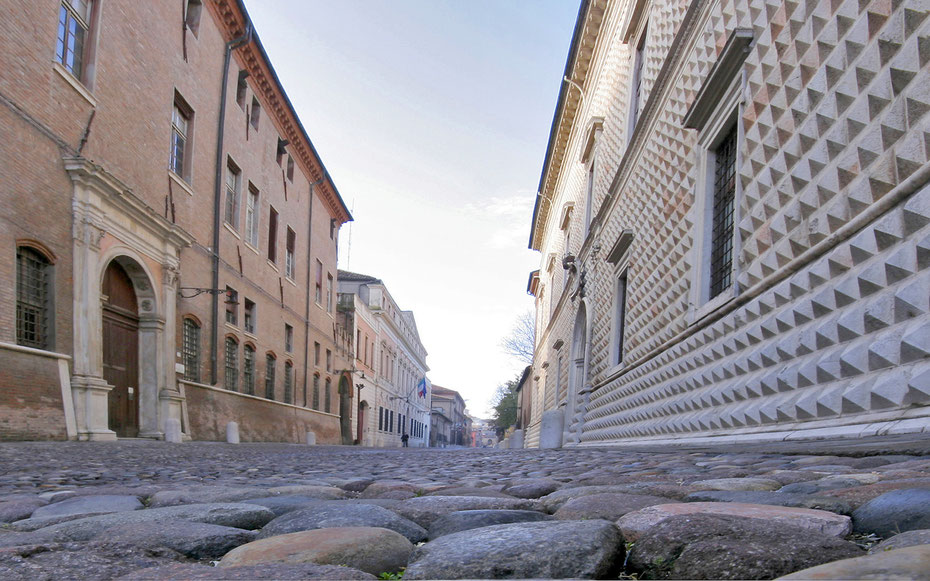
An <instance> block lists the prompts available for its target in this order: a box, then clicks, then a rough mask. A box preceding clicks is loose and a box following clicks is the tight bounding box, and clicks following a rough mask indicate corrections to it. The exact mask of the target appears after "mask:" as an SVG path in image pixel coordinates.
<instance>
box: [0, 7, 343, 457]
mask: <svg viewBox="0 0 930 581" xmlns="http://www.w3.org/2000/svg"><path fill="white" fill-rule="evenodd" d="M65 4H68V3H65ZM65 4H62V2H61V1H60V0H40V1H36V2H29V3H21V2H15V1H14V0H0V5H2V6H3V7H4V14H5V15H6V17H5V18H4V19H3V21H2V23H0V29H2V33H3V34H0V54H2V55H3V56H2V57H0V134H2V136H3V139H0V159H2V160H3V163H2V164H0V206H2V208H3V211H2V212H0V410H3V412H2V413H3V415H4V417H0V426H3V427H2V428H0V438H2V439H24V438H29V439H32V438H53V439H58V438H63V437H77V438H79V439H98V438H99V439H109V438H111V434H109V433H108V429H107V426H106V421H107V418H106V410H105V409H104V408H105V401H106V397H108V396H107V393H108V390H109V389H110V388H111V387H112V386H109V387H108V385H107V383H106V381H104V379H103V372H102V370H103V367H104V365H103V363H102V355H101V350H102V347H101V341H102V339H101V331H100V325H101V323H100V317H101V315H100V304H101V300H102V299H105V298H106V297H102V296H100V288H101V287H100V285H101V281H102V279H103V274H102V273H103V272H104V270H105V269H106V267H107V265H108V264H109V263H110V262H111V261H117V262H118V263H119V264H120V265H122V266H123V267H124V268H125V269H126V270H127V272H128V273H129V275H130V278H131V279H132V284H133V285H134V290H135V293H136V296H137V298H138V299H139V319H140V331H139V333H140V335H139V336H140V351H139V362H140V372H139V378H138V382H136V384H137V385H133V386H132V387H131V389H133V390H138V398H139V402H140V403H139V406H140V408H139V420H140V435H142V436H148V437H162V436H163V434H164V426H165V421H166V420H168V419H171V418H174V419H178V420H181V421H182V424H186V421H185V420H184V419H183V418H185V417H187V416H188V415H189V416H190V418H191V419H190V423H191V425H190V426H187V425H183V429H184V432H185V434H186V435H188V436H190V437H194V438H197V439H200V438H204V439H217V436H216V434H217V433H219V432H216V431H211V430H210V429H206V428H204V429H203V430H202V432H201V429H200V426H206V425H213V424H215V423H216V422H217V421H219V420H216V419H215V418H214V419H210V414H211V413H212V409H211V407H207V408H206V409H197V406H198V405H208V406H212V405H213V400H215V399H216V398H215V397H214V398H213V400H211V399H210V398H204V397H191V396H190V394H191V393H194V392H195V390H192V389H188V390H187V393H188V398H187V399H185V398H184V397H183V395H182V394H181V392H180V391H179V390H178V387H177V381H178V379H181V378H182V377H184V376H185V375H186V376H187V377H189V378H192V379H194V380H196V381H198V382H199V383H201V384H207V385H210V384H213V385H216V386H217V387H225V386H226V385H227V377H226V375H227V371H226V370H227V368H230V369H234V370H235V373H236V380H235V382H229V385H230V386H232V384H233V383H235V387H236V389H237V390H243V389H244V383H245V382H246V377H247V375H248V372H247V371H246V369H245V368H244V360H245V352H246V346H248V347H249V349H251V352H252V353H254V365H253V366H252V370H251V375H252V378H253V380H252V385H253V390H252V391H253V393H254V394H255V395H256V396H260V397H263V398H264V397H266V396H267V398H268V399H269V400H270V399H273V400H275V401H277V402H284V401H285V399H287V401H288V402H291V403H294V404H296V405H298V406H301V407H302V406H304V405H310V402H309V401H308V400H307V399H306V397H305V389H309V387H308V386H309V385H312V377H313V374H314V373H315V372H317V373H320V374H321V376H322V377H323V378H324V379H325V378H327V377H328V378H330V379H331V385H332V386H333V388H332V389H333V391H334V393H333V394H332V399H333V401H334V402H336V403H335V404H334V408H336V409H337V410H338V397H339V395H338V393H335V390H336V386H337V385H338V373H337V372H338V370H339V369H342V368H344V367H345V364H344V363H343V362H342V360H341V358H340V354H341V351H339V350H338V349H337V348H336V344H335V342H334V339H333V335H334V333H333V328H334V324H335V318H334V317H335V312H336V308H335V300H336V299H335V289H333V291H332V301H333V304H332V305H331V306H330V305H327V304H326V303H327V300H326V298H327V276H328V275H330V276H332V277H333V285H335V278H336V276H337V275H336V273H337V270H336V247H337V239H338V231H339V227H340V225H341V224H343V223H344V222H345V221H347V220H350V219H351V217H350V216H349V213H348V211H347V209H346V207H345V205H344V203H343V202H342V199H341V198H340V196H339V193H338V191H337V190H336V187H335V185H334V184H333V183H332V181H331V180H330V179H329V177H328V175H327V173H326V170H325V168H324V166H323V164H322V162H321V160H320V159H319V157H318V156H317V155H316V151H315V149H314V147H313V145H312V143H311V142H310V140H309V137H308V136H307V133H306V131H305V130H304V128H303V126H302V125H301V123H300V120H299V119H298V118H297V116H296V113H295V112H294V110H293V109H292V107H291V105H290V102H289V101H288V99H287V97H286V95H285V93H284V91H283V88H282V86H281V84H280V82H279V81H278V79H277V77H276V75H275V74H274V71H273V69H272V67H271V64H270V62H269V61H268V58H267V56H266V55H265V53H264V49H263V48H262V46H261V43H260V41H259V39H258V36H257V34H256V33H255V31H254V30H253V29H252V28H251V24H250V23H249V20H248V15H247V14H246V13H245V11H244V8H243V6H242V5H241V3H240V2H238V1H236V0H205V1H204V2H203V10H202V12H201V13H200V15H199V19H197V18H194V16H195V14H194V11H192V12H191V13H190V14H188V15H187V17H188V21H189V25H188V26H186V27H185V26H184V22H185V12H184V10H185V6H184V5H185V3H184V2H176V1H171V0H153V2H131V1H129V0H96V1H95V2H92V3H90V5H91V6H92V8H91V10H90V12H89V13H88V14H86V15H84V17H85V21H86V22H85V24H86V25H87V29H88V30H87V33H86V36H85V39H84V50H83V53H82V54H83V58H84V61H83V64H84V66H83V70H80V71H79V70H77V69H75V70H73V71H69V68H71V67H70V63H68V62H65V63H62V62H60V61H61V59H60V57H59V56H58V52H57V51H58V50H59V49H60V47H61V45H60V44H56V39H57V31H58V25H59V19H60V18H61V14H63V11H64V10H70V4H68V5H67V6H66V5H65ZM191 5H192V6H193V5H195V3H191ZM233 42H237V44H235V45H233ZM227 50H228V51H229V65H228V69H227V74H226V84H225V93H226V99H225V111H221V110H222V109H223V107H222V105H223V101H222V99H221V91H222V90H223V89H224V87H223V83H222V82H221V81H222V79H223V78H224V60H225V58H226V55H227ZM176 110H177V111H179V112H180V116H181V117H183V118H184V121H183V122H180V121H178V119H179V113H176ZM221 113H222V119H221ZM179 124H183V125H185V127H184V129H183V137H182V138H177V135H178V134H179V130H178V128H179ZM221 124H222V129H223V131H222V132H221V133H222V141H221V143H220V147H221V151H220V154H219V155H218V154H217V153H218V152H217V144H218V134H219V133H220V132H219V126H220V125H221ZM176 139H180V140H181V141H183V154H181V155H176V154H174V153H173V152H174V151H175V149H173V148H175V147H176V142H175V140H176ZM173 155H175V157H172V156H173ZM175 159H178V160H181V161H179V162H178V163H177V164H176V163H175ZM230 168H233V170H234V172H235V173H236V174H237V175H238V178H237V180H238V181H228V177H229V172H230V171H231V169H230ZM227 183H235V184H236V186H235V187H234V188H233V191H236V190H237V191H236V198H237V199H235V200H234V203H230V198H229V190H228V189H227ZM250 192H252V193H253V194H254V195H255V196H256V197H255V198H253V199H254V200H255V201H256V202H257V203H256V204H255V205H254V206H253V207H250V205H249V199H250V198H249V196H250ZM217 214H218V215H217ZM273 215H274V216H276V217H277V219H276V224H273V220H274V218H272V216H273ZM217 224H218V227H217V226H216V225H217ZM216 241H218V244H216ZM23 245H29V246H30V247H37V248H40V249H41V250H42V252H43V254H44V255H45V256H46V257H47V258H48V261H49V262H50V263H52V279H51V280H52V283H51V284H50V285H49V287H50V289H51V291H50V292H51V299H50V300H49V303H50V307H49V315H50V317H49V320H50V325H51V327H50V329H51V330H52V335H51V339H50V340H49V341H48V342H47V344H46V345H45V346H44V347H43V348H44V349H46V350H48V351H51V352H54V353H57V354H62V355H65V356H69V357H71V363H70V373H71V378H70V385H65V386H64V387H65V392H67V391H69V390H71V389H73V390H74V397H73V402H74V403H73V406H74V411H75V413H76V415H77V427H76V430H75V431H76V433H72V434H68V433H67V432H66V431H65V424H64V420H63V419H62V417H63V414H64V411H63V409H64V408H68V407H70V406H71V405H72V404H71V403H69V402H62V395H61V394H62V393H63V391H62V385H61V384H62V382H61V381H60V379H59V374H58V373H57V370H55V366H54V364H53V361H54V360H52V359H48V358H43V357H38V359H37V360H36V362H30V357H32V356H30V355H26V354H24V353H23V352H21V351H13V350H12V349H11V348H4V347H3V345H4V344H6V345H7V346H9V345H14V344H16V343H17V342H18V339H17V334H16V319H17V314H16V313H17V289H16V280H17V273H16V253H17V248H18V247H20V246H23ZM214 248H216V250H217V252H216V253H215V254H214V251H213V249H214ZM318 264H319V269H320V272H321V273H322V282H321V287H322V288H321V291H322V292H321V295H320V299H319V300H317V293H316V275H317V268H318V266H317V265H318ZM214 272H215V274H214ZM227 287H229V288H231V289H234V290H235V291H236V293H237V304H231V302H230V301H228V300H227V295H225V294H220V295H219V296H218V299H217V300H216V301H215V303H214V298H213V295H212V294H211V293H210V292H202V291H203V290H206V289H218V290H219V291H223V290H225V289H226V288H227ZM198 289H200V290H198ZM214 305H215V308H214ZM247 306H249V309H250V313H249V315H248V324H247V321H246V318H247V316H246V307H247ZM227 307H228V308H230V309H233V310H234V311H235V316H232V315H231V321H230V322H227V317H226V310H227ZM185 319H189V320H190V321H193V322H195V323H196V324H197V325H198V327H199V341H196V342H195V343H193V344H191V345H193V348H194V351H195V352H196V356H197V358H198V359H199V365H197V372H196V373H195V372H193V371H192V370H191V369H189V367H190V366H189V365H187V366H185V363H189V362H190V361H191V360H192V359H191V358H190V357H189V353H187V351H186V350H185V343H184V321H185ZM214 321H215V322H214ZM214 325H215V327H214ZM214 328H215V332H214ZM227 338H230V339H232V341H234V343H235V346H236V348H235V351H236V360H235V364H234V365H232V366H229V365H227V360H226V349H225V344H226V339H227ZM314 343H320V344H321V345H322V348H323V349H324V351H325V350H326V349H329V350H330V351H331V352H332V353H333V358H334V360H333V361H332V364H331V365H330V368H329V369H324V368H319V369H316V368H314V360H313V353H312V350H313V345H314ZM191 345H188V347H190V346H191ZM308 348H309V350H310V354H309V356H308V354H307V352H308ZM214 356H215V357H214ZM46 359H48V361H46ZM50 362H51V363H50ZM269 365H271V367H273V373H271V372H269ZM33 367H38V368H41V369H43V370H44V369H45V367H48V368H49V369H51V370H53V371H54V373H45V371H43V372H42V373H38V372H37V373H34V376H35V377H34V378H33V380H32V381H31V382H25V381H23V379H22V375H23V374H28V373H32V372H31V371H30V370H31V369H32V368H33ZM288 375H289V379H288V377H287V376H288ZM65 383H66V384H67V383H68V382H65ZM321 384H322V382H321ZM24 392H26V393H27V394H31V395H29V396H28V397H26V396H24V395H23V394H24ZM46 393H49V394H52V395H53V396H54V394H57V398H58V399H57V400H56V401H53V400H54V397H51V396H49V397H46V396H45V395H42V394H46ZM134 393H135V392H134ZM211 393H212V392H211ZM239 400H241V401H239ZM231 401H236V402H237V404H236V405H234V406H231V407H230V406H226V408H224V409H227V410H232V409H233V408H234V409H235V413H233V412H232V411H229V414H228V415H230V418H232V417H233V416H236V417H237V418H240V419H236V421H238V422H239V423H240V425H241V426H245V425H249V422H244V421H243V420H242V419H241V418H242V417H243V416H249V415H250V414H252V413H254V414H257V415H259V416H261V417H263V418H266V420H264V421H266V422H267V423H268V425H269V426H270V425H273V424H274V423H275V422H276V421H277V420H274V419H273V418H274V417H275V414H280V415H281V417H282V418H294V417H296V416H301V414H296V416H295V413H296V412H295V411H294V408H293V407H292V406H289V405H277V404H273V403H269V402H257V401H256V400H255V399H253V398H236V397H233V398H232V400H231ZM260 404H264V405H260ZM43 406H44V407H45V408H47V409H46V410H45V411H44V412H42V413H38V412H36V414H34V415H35V417H34V418H32V421H31V423H30V425H29V426H24V425H21V424H19V423H17V422H14V421H13V420H11V419H8V418H6V417H5V416H7V415H10V413H12V412H11V410H17V409H25V408H29V409H38V408H41V407H43ZM253 408H254V409H253ZM217 413H219V410H217ZM224 413H225V412H224ZM101 414H103V415H102V416H101ZM301 417H303V419H302V420H301V424H300V427H299V429H298V427H296V426H297V424H294V426H292V427H293V429H291V428H288V430H290V431H287V433H286V435H280V439H283V440H286V441H293V437H292V436H293V434H294V433H303V432H305V431H306V430H307V429H310V430H314V431H316V432H317V436H318V440H319V441H321V442H322V441H329V440H332V442H331V443H337V442H336V441H337V440H338V439H339V438H338V437H335V438H330V436H329V435H328V434H329V433H330V432H331V431H332V426H331V425H330V424H332V423H333V418H332V417H330V416H324V415H323V414H314V413H305V414H303V415H302V416H301ZM194 418H197V419H196V421H195V419H194ZM289 421H290V420H288V419H282V420H281V422H283V423H282V424H281V425H289V426H290V424H289V423H288V422H289ZM346 421H350V419H348V418H347V419H346ZM336 424H337V428H336V432H335V433H336V434H338V418H337V420H336ZM223 429H225V428H223ZM249 430H252V431H250V432H248V434H249V435H248V436H246V434H245V433H243V439H253V440H262V439H267V440H277V439H279V437H278V436H279V434H277V432H275V430H273V429H265V428H260V427H255V428H254V429H253V428H249ZM295 430H296V431H295ZM198 432H201V433H200V434H199V433H198ZM201 434H202V435H201ZM302 437H303V436H301V439H302Z"/></svg>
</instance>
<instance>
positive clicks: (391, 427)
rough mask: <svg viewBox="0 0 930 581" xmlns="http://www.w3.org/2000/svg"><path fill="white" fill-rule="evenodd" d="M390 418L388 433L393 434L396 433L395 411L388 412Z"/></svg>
mask: <svg viewBox="0 0 930 581" xmlns="http://www.w3.org/2000/svg"><path fill="white" fill-rule="evenodd" d="M388 418H389V419H388V429H387V431H389V432H393V431H394V410H391V411H389V412H388Z"/></svg>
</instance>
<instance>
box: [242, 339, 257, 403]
mask: <svg viewBox="0 0 930 581" xmlns="http://www.w3.org/2000/svg"><path fill="white" fill-rule="evenodd" d="M242 393H247V394H249V395H255V349H252V346H251V345H246V346H245V354H244V356H243V358H242Z"/></svg>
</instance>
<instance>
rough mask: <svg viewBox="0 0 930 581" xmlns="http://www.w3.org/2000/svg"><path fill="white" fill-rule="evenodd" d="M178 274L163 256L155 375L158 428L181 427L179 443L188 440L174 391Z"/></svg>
mask: <svg viewBox="0 0 930 581" xmlns="http://www.w3.org/2000/svg"><path fill="white" fill-rule="evenodd" d="M179 274H180V268H179V260H178V257H177V256H176V255H172V254H169V255H166V256H165V258H164V263H163V264H162V286H161V294H162V306H161V312H162V313H163V314H164V326H163V329H162V332H161V346H162V353H163V359H161V360H159V361H161V365H160V366H159V373H158V375H159V377H158V407H159V413H158V427H159V428H160V429H161V430H162V432H163V433H164V432H165V431H166V427H165V426H166V424H167V422H168V420H171V419H174V420H177V421H178V422H180V424H181V437H182V439H185V440H190V428H189V426H188V423H187V414H186V413H185V412H186V409H185V408H186V407H187V401H186V399H185V397H184V395H183V394H182V393H181V391H180V390H179V388H178V381H177V366H176V353H177V351H178V345H177V320H178V316H177V311H178V276H179Z"/></svg>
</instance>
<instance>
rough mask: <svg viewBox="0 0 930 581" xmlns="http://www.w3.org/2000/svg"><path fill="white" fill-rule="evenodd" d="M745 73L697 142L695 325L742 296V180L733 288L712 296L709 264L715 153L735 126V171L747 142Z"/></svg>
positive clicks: (736, 210) (692, 316)
mask: <svg viewBox="0 0 930 581" xmlns="http://www.w3.org/2000/svg"><path fill="white" fill-rule="evenodd" d="M745 91H746V74H745V72H740V73H739V74H738V75H736V77H735V78H734V79H733V80H732V81H731V82H730V85H729V87H728V88H727V89H726V92H725V93H724V97H723V98H722V99H721V100H720V101H719V102H718V104H717V106H716V107H715V108H714V110H713V112H712V113H711V115H710V117H709V118H708V120H707V123H706V124H705V125H704V127H703V128H702V129H701V130H700V133H699V134H698V140H697V144H698V147H697V151H698V163H697V168H698V179H697V182H696V187H695V196H694V199H695V204H694V207H693V208H692V212H694V214H693V217H694V221H693V223H694V244H693V246H692V260H691V265H692V266H691V268H692V273H691V291H690V296H689V312H688V321H689V323H694V322H696V321H699V320H701V319H702V318H703V317H705V316H707V315H708V314H709V313H711V312H713V311H714V310H716V309H718V308H720V307H721V306H722V305H724V304H726V303H727V302H729V301H731V300H732V299H733V298H735V297H736V296H737V295H738V294H739V284H738V283H737V277H738V274H739V268H738V267H739V254H740V245H739V236H738V235H737V232H738V225H739V222H740V218H741V216H740V200H741V198H742V187H741V185H740V180H739V177H738V176H737V178H736V184H735V191H734V194H733V195H734V204H733V251H732V252H733V260H732V263H731V269H732V270H731V273H730V281H731V283H730V286H729V288H727V289H725V290H724V291H722V292H721V293H719V294H718V295H717V296H715V297H713V298H711V297H710V261H711V246H712V243H711V237H712V233H713V225H712V220H713V199H714V169H715V163H716V156H715V154H714V152H715V150H716V149H717V146H718V145H719V144H720V142H721V140H722V139H723V138H724V137H726V136H727V134H728V133H729V132H730V131H731V130H732V129H733V126H734V124H735V125H736V143H737V147H736V162H735V163H736V168H737V171H738V170H739V167H740V165H741V163H742V144H743V142H744V133H743V124H742V122H741V120H742V116H743V103H744V102H745V97H744V95H745Z"/></svg>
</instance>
